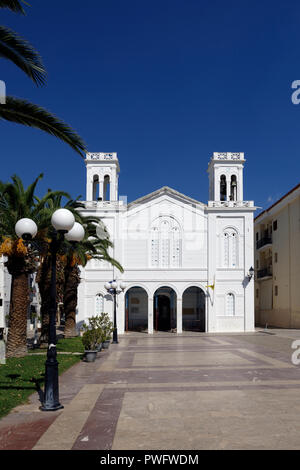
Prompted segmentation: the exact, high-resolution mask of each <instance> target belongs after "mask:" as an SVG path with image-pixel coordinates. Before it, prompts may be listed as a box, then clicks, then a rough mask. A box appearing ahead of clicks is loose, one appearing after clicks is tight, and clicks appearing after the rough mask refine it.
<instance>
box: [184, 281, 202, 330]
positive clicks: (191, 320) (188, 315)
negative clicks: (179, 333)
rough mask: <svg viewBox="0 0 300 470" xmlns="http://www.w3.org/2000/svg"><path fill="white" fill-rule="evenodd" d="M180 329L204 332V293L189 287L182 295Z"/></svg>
mask: <svg viewBox="0 0 300 470" xmlns="http://www.w3.org/2000/svg"><path fill="white" fill-rule="evenodd" d="M182 329H183V330H184V331H201V332H205V293H204V292H203V290H202V289H200V288H199V287H196V286H195V287H189V288H188V289H186V290H185V291H184V293H183V296H182Z"/></svg>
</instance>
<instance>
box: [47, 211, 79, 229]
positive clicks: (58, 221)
mask: <svg viewBox="0 0 300 470" xmlns="http://www.w3.org/2000/svg"><path fill="white" fill-rule="evenodd" d="M51 224H52V225H53V227H54V228H55V229H56V230H57V231H58V232H69V230H71V229H72V228H73V226H74V224H75V217H74V215H73V214H72V212H71V211H69V210H68V209H58V210H57V211H55V212H54V214H53V215H52V218H51Z"/></svg>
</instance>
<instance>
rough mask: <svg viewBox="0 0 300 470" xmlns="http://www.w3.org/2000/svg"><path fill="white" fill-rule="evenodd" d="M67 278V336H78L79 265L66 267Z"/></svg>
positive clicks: (65, 297) (65, 291)
mask: <svg viewBox="0 0 300 470" xmlns="http://www.w3.org/2000/svg"><path fill="white" fill-rule="evenodd" d="M65 279H66V281H65V290H64V312H65V338H74V337H75V336H77V330H76V307H77V299H78V285H79V283H80V276H79V269H78V266H77V265H75V266H73V267H68V268H66V270H65Z"/></svg>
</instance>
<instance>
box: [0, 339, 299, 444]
mask: <svg viewBox="0 0 300 470" xmlns="http://www.w3.org/2000/svg"><path fill="white" fill-rule="evenodd" d="M294 339H300V330H298V331H297V330H273V334H267V332H264V331H263V330H262V331H257V332H255V333H249V334H201V333H185V334H183V335H180V336H179V335H178V336H177V335H176V334H172V333H170V334H168V333H156V334H154V335H153V336H148V335H146V334H143V333H140V334H139V333H129V334H126V335H124V336H122V337H120V342H119V344H117V345H113V344H112V345H111V346H110V349H109V350H108V351H102V352H101V353H100V354H99V355H98V356H99V357H98V358H97V360H96V362H94V363H84V362H80V363H78V364H76V365H75V366H73V367H72V368H71V369H69V370H68V371H67V372H65V373H64V374H63V375H62V376H61V377H60V400H61V403H62V404H63V405H64V409H63V410H60V411H57V412H42V411H40V410H39V406H40V401H39V395H38V394H34V395H32V396H31V397H30V403H29V404H27V405H22V406H19V407H17V408H15V410H13V412H11V413H10V414H9V415H8V416H6V417H5V418H3V419H2V420H1V421H0V449H1V450H4V449H6V450H14V449H19V450H30V449H33V450H70V449H76V450H110V449H112V450H135V449H138V450H168V449H171V450H181V449H183V450H201V449H299V448H300V401H299V393H300V366H295V365H293V364H292V363H291V354H292V352H293V351H294V350H293V349H291V343H292V341H293V340H294Z"/></svg>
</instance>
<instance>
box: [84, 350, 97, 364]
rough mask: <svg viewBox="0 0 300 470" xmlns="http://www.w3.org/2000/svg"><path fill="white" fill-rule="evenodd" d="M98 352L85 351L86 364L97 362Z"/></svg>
mask: <svg viewBox="0 0 300 470" xmlns="http://www.w3.org/2000/svg"><path fill="white" fill-rule="evenodd" d="M96 356H97V351H84V361H85V362H95V359H96Z"/></svg>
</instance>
